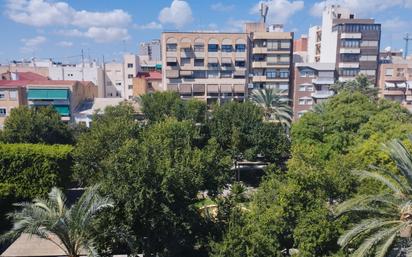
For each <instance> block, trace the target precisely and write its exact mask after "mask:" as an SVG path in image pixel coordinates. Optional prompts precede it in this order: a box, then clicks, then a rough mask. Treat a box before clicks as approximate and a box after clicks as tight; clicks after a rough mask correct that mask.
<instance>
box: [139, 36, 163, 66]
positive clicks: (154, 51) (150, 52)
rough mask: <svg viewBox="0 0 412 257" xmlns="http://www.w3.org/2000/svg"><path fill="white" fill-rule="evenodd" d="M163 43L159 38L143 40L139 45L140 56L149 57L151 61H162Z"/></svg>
mask: <svg viewBox="0 0 412 257" xmlns="http://www.w3.org/2000/svg"><path fill="white" fill-rule="evenodd" d="M160 46H161V44H160V40H159V39H154V40H152V41H149V42H141V43H140V45H139V56H140V57H141V58H142V57H143V58H147V60H149V61H161V60H162V56H161V47H160Z"/></svg>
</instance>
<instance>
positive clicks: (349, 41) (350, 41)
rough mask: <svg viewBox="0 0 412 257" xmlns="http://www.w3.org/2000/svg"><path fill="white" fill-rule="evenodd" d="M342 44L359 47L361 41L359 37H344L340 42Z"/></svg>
mask: <svg viewBox="0 0 412 257" xmlns="http://www.w3.org/2000/svg"><path fill="white" fill-rule="evenodd" d="M340 46H341V47H353V48H358V47H359V46H360V41H359V40H358V39H344V40H342V41H341V42H340Z"/></svg>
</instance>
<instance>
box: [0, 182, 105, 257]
mask: <svg viewBox="0 0 412 257" xmlns="http://www.w3.org/2000/svg"><path fill="white" fill-rule="evenodd" d="M18 206H20V207H22V209H21V210H19V211H16V212H14V213H11V214H10V217H11V218H12V220H13V223H14V226H13V228H12V230H11V231H9V232H8V233H6V234H5V235H4V238H7V239H10V238H17V237H18V236H20V235H21V234H23V233H27V234H30V235H35V236H38V237H40V238H42V239H45V240H49V241H51V242H52V243H53V244H55V245H56V246H57V247H59V248H60V249H61V250H62V251H63V252H64V253H65V254H67V256H69V257H78V256H80V254H81V252H82V250H87V251H88V252H89V255H91V256H97V250H96V249H95V246H94V235H93V233H92V231H93V229H92V228H93V227H92V222H93V220H94V219H95V217H96V215H97V214H98V213H99V212H100V211H101V210H103V209H106V208H110V207H113V205H112V202H111V200H109V199H108V198H106V197H102V196H100V195H99V194H98V193H97V187H92V188H89V189H88V190H86V191H85V192H84V194H83V195H82V196H81V197H80V199H79V200H78V201H77V202H76V203H75V204H73V205H72V206H71V207H67V205H66V198H65V196H64V195H63V193H62V191H60V190H59V189H58V188H53V189H52V190H51V192H50V193H49V197H48V199H35V200H34V201H33V203H27V202H26V203H20V204H18ZM57 239H58V240H57Z"/></svg>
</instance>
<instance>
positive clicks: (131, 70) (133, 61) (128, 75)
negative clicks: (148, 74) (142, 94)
mask: <svg viewBox="0 0 412 257" xmlns="http://www.w3.org/2000/svg"><path fill="white" fill-rule="evenodd" d="M140 70H141V68H140V62H139V57H138V56H137V55H135V54H125V55H124V56H123V71H124V94H123V98H124V99H131V98H132V97H133V78H134V77H136V75H137V72H139V71H140Z"/></svg>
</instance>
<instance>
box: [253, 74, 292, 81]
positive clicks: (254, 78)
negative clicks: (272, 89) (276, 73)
mask: <svg viewBox="0 0 412 257" xmlns="http://www.w3.org/2000/svg"><path fill="white" fill-rule="evenodd" d="M252 81H253V82H254V83H257V82H289V78H281V77H275V78H273V77H267V76H264V75H261V76H253V77H252Z"/></svg>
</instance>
